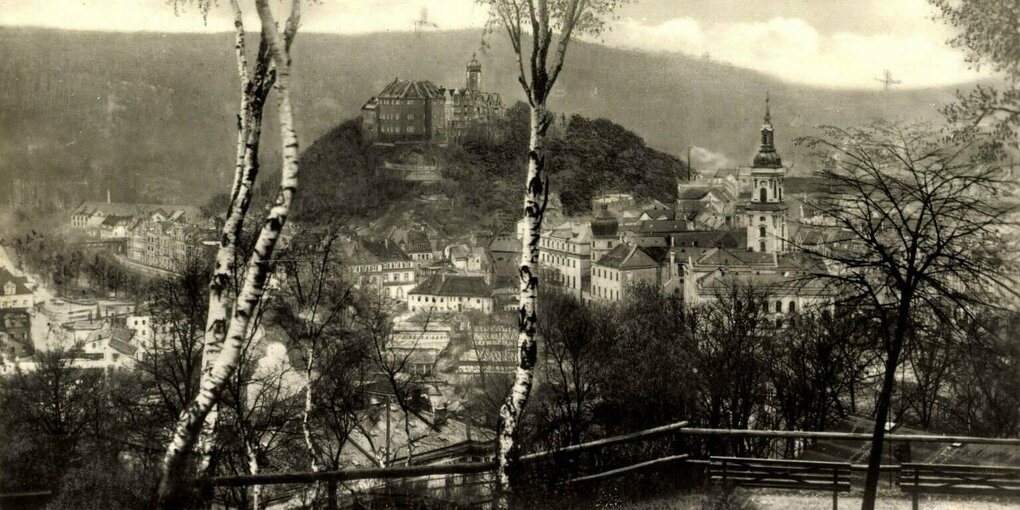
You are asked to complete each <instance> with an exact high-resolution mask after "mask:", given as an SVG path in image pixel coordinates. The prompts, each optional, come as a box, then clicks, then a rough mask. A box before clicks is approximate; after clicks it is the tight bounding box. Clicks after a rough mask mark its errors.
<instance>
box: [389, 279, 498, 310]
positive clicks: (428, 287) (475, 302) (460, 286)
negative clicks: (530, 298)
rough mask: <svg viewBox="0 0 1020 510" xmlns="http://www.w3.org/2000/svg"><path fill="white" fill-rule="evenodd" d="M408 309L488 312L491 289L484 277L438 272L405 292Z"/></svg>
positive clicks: (491, 300)
mask: <svg viewBox="0 0 1020 510" xmlns="http://www.w3.org/2000/svg"><path fill="white" fill-rule="evenodd" d="M407 306H408V308H409V309H410V310H411V312H433V311H434V312H466V311H470V310H475V311H479V312H482V313H492V310H493V299H492V288H491V287H490V286H489V282H487V281H486V278H485V277H484V276H470V275H453V274H438V275H434V276H431V277H429V278H428V279H427V280H425V281H424V282H422V283H421V285H418V286H417V287H415V288H414V289H413V290H411V291H410V292H409V293H408V294H407Z"/></svg>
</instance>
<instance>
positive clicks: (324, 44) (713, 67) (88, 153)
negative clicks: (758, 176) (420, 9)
mask: <svg viewBox="0 0 1020 510" xmlns="http://www.w3.org/2000/svg"><path fill="white" fill-rule="evenodd" d="M480 40H481V34H480V33H478V32H477V31H447V32H440V31H436V32H429V33H425V34H415V33H412V32H407V33H403V32H398V33H379V34H367V35H352V36H347V35H327V34H301V35H300V36H299V39H298V41H297V42H296V43H295V50H294V62H295V74H296V78H295V103H296V111H297V114H298V118H299V127H300V133H299V134H300V135H301V137H302V140H303V141H304V143H305V144H306V145H307V144H308V143H310V142H311V141H313V140H315V139H316V138H318V137H319V136H320V135H322V134H324V133H325V132H327V131H328V130H329V129H331V128H332V127H334V126H336V125H337V124H338V123H339V122H341V121H342V120H343V119H345V118H349V117H352V116H354V115H356V114H357V112H358V109H359V108H360V107H361V105H362V104H363V103H364V101H365V100H366V99H368V98H369V97H370V96H372V95H374V94H376V93H377V92H378V91H379V90H380V89H381V88H382V87H383V86H384V85H385V84H386V83H388V82H390V81H392V80H393V78H394V77H402V78H415V79H427V80H431V81H432V82H434V83H436V84H437V85H443V86H462V84H463V81H464V65H465V63H466V62H467V60H468V59H470V57H471V53H472V52H473V51H478V49H479V43H480ZM489 42H490V43H491V44H492V47H491V48H490V49H488V50H487V51H486V52H484V53H481V52H480V53H479V57H478V58H479V60H480V61H481V64H482V67H483V77H482V85H483V87H484V88H485V89H487V90H493V91H496V92H499V93H500V94H502V95H503V97H504V98H505V100H506V102H508V103H512V102H513V101H515V100H517V99H518V98H520V97H521V92H520V90H519V85H518V84H517V82H516V78H515V76H514V75H513V70H514V68H513V66H512V65H510V63H511V62H512V60H510V56H509V52H508V50H507V47H506V45H505V44H504V43H503V40H502V38H500V37H492V38H491V39H490V41H489ZM0 46H3V47H4V48H5V52H4V53H5V58H4V59H2V60H0V91H2V92H0V130H2V132H3V133H4V136H2V137H0V155H2V157H0V185H6V183H8V182H9V180H10V179H11V178H13V177H14V176H21V177H22V178H26V176H27V175H30V174H31V175H34V176H38V177H53V176H56V175H59V176H61V178H71V177H74V178H80V179H85V180H87V181H88V183H89V189H87V190H83V195H82V196H81V197H79V198H80V199H100V198H101V194H102V193H103V190H105V188H106V187H107V186H110V185H114V186H118V189H121V188H123V189H125V190H126V192H125V196H124V197H123V199H124V200H129V199H131V200H135V199H137V200H150V201H151V200H158V199H159V198H160V196H161V195H175V196H194V198H195V200H193V201H192V200H185V201H187V202H191V203H199V202H201V201H202V200H204V199H205V198H207V197H208V196H209V195H211V194H212V193H213V192H215V191H217V190H221V189H223V188H225V187H226V186H227V180H228V179H229V173H230V165H231V163H232V161H231V158H232V154H233V144H234V131H233V129H234V123H235V121H234V116H235V115H236V107H237V96H238V94H237V92H236V86H237V85H236V76H235V74H234V68H233V61H232V55H231V48H232V43H231V35H230V34H228V33H219V34H156V33H102V32H69V31H56V30H48V29H33V28H10V27H0ZM561 80H562V81H561V82H560V83H559V84H558V85H557V90H558V91H560V93H558V94H557V95H556V97H554V98H553V99H552V100H551V106H552V107H553V108H554V109H555V110H557V111H563V112H566V113H568V114H569V113H580V114H582V115H585V116H587V117H591V118H595V117H606V118H609V119H611V120H613V121H614V122H616V123H619V124H621V125H623V126H626V127H627V128H629V129H631V130H633V131H635V132H636V133H638V134H639V135H641V136H642V137H644V138H645V140H646V141H647V143H648V144H649V145H650V146H652V147H654V148H657V149H660V150H663V151H665V152H668V153H672V154H675V155H677V156H680V157H682V158H685V157H686V151H687V146H688V145H693V146H695V147H699V148H704V149H707V151H700V150H699V151H697V154H696V156H698V155H700V154H702V153H705V154H709V155H711V156H713V157H715V158H716V160H717V161H718V162H720V163H721V164H727V163H731V164H747V162H748V161H749V158H750V157H751V155H753V153H754V150H755V145H756V143H757V129H758V126H759V124H760V121H761V115H762V108H763V105H762V101H763V99H764V95H765V93H766V91H767V92H769V93H770V94H771V97H772V107H773V108H772V112H773V123H774V124H775V125H776V138H777V145H778V148H779V151H780V153H781V154H783V157H784V161H787V162H788V163H794V166H795V169H794V173H797V172H798V171H799V170H800V169H801V168H804V167H805V166H806V165H807V161H806V155H805V154H801V153H798V152H797V150H796V149H795V148H794V147H793V146H792V140H793V139H794V138H795V137H798V136H802V135H805V134H808V133H810V132H811V129H812V127H813V126H816V125H819V124H838V125H849V124H860V123H863V122H867V121H869V120H871V119H873V118H877V117H882V118H887V119H900V120H937V119H938V118H939V114H938V108H939V106H940V105H942V104H944V103H946V102H948V101H950V100H951V99H952V96H953V92H954V90H955V88H956V87H945V88H938V89H904V90H895V91H890V92H882V91H881V90H875V91H863V90H837V89H826V88H818V87H811V86H806V85H797V84H792V83H789V82H784V81H781V80H779V79H776V78H773V77H771V76H766V75H763V74H761V73H757V72H754V71H750V70H746V69H741V68H737V67H734V66H731V65H728V64H725V63H720V62H716V61H711V60H705V59H698V58H692V57H687V56H684V55H681V54H678V53H677V54H669V53H644V52H639V51H635V50H624V49H615V48H608V47H605V46H600V45H596V44H589V43H577V44H576V45H575V46H574V47H572V48H571V50H570V55H569V62H568V66H567V68H566V70H565V71H564V74H563V77H562V79H561ZM274 108H275V102H271V106H270V107H269V110H270V112H269V113H268V115H267V118H270V117H271V115H272V110H273V109H274ZM274 125H275V122H273V121H270V122H267V126H268V131H269V136H270V137H269V138H268V139H267V140H266V142H265V143H264V144H263V146H264V147H265V148H266V154H267V155H271V153H272V151H273V150H275V142H274V138H273V137H274V136H275V135H274V134H273V132H274V131H275V128H274ZM267 161H269V165H270V166H271V165H272V164H273V159H270V158H267ZM695 166H697V160H695ZM0 201H6V197H3V196H0Z"/></svg>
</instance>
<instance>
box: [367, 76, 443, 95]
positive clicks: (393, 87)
mask: <svg viewBox="0 0 1020 510" xmlns="http://www.w3.org/2000/svg"><path fill="white" fill-rule="evenodd" d="M379 97H386V98H394V97H395V98H441V97H443V91H442V89H440V88H439V87H438V86H437V85H436V84H435V83H432V82H430V81H428V80H398V79H396V78H394V79H393V81H392V82H390V84H389V85H386V87H384V88H383V89H382V92H380V93H379Z"/></svg>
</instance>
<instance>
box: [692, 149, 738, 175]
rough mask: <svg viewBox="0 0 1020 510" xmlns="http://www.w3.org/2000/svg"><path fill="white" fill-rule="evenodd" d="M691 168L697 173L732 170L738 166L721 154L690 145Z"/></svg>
mask: <svg viewBox="0 0 1020 510" xmlns="http://www.w3.org/2000/svg"><path fill="white" fill-rule="evenodd" d="M691 166H693V167H694V168H695V169H696V170H698V171H705V170H719V169H721V168H734V167H737V166H739V165H738V164H737V162H736V161H734V160H733V159H732V158H730V157H729V156H727V155H725V154H723V153H721V152H715V151H713V150H711V149H706V148H704V147H698V146H697V145H692V146H691Z"/></svg>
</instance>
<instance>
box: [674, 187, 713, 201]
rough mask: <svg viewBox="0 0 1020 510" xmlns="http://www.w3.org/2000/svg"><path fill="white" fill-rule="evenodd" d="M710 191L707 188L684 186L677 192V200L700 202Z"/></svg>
mask: <svg viewBox="0 0 1020 510" xmlns="http://www.w3.org/2000/svg"><path fill="white" fill-rule="evenodd" d="M710 191H712V188H711V187H709V186H696V185H686V186H683V188H682V189H680V190H679V191H678V192H677V197H676V198H677V200H701V199H702V198H705V197H706V196H707V195H708V193H709V192H710Z"/></svg>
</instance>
